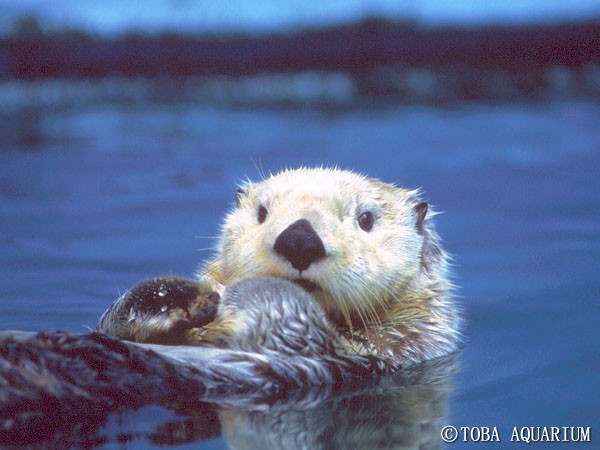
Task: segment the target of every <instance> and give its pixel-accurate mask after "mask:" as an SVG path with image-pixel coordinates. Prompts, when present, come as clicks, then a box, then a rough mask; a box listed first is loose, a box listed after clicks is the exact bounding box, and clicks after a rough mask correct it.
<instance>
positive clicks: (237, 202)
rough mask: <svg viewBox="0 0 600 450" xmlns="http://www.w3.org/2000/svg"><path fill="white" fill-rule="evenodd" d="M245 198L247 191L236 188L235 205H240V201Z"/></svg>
mask: <svg viewBox="0 0 600 450" xmlns="http://www.w3.org/2000/svg"><path fill="white" fill-rule="evenodd" d="M246 197H248V191H246V190H244V189H242V188H238V190H237V191H235V205H236V206H240V204H241V203H242V199H244V198H246Z"/></svg>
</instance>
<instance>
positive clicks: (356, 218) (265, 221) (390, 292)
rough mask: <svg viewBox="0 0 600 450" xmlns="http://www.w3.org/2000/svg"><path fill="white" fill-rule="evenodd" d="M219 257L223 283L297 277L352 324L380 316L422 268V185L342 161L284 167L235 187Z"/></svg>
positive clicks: (217, 271)
mask: <svg viewBox="0 0 600 450" xmlns="http://www.w3.org/2000/svg"><path fill="white" fill-rule="evenodd" d="M236 204H237V205H236V207H235V208H234V209H233V210H232V211H231V212H230V214H229V215H228V216H227V217H226V219H225V223H224V225H223V229H222V233H221V241H220V242H219V248H218V255H217V259H216V260H215V261H214V262H213V263H212V264H211V265H210V266H209V267H208V270H209V271H210V272H211V274H213V276H214V277H215V278H216V279H217V280H218V281H219V282H221V283H223V284H230V283H232V282H234V281H237V280H240V279H244V278H250V277H278V278H284V279H288V280H291V281H294V282H296V283H297V284H299V285H300V286H302V287H303V288H305V290H307V291H308V292H310V293H311V294H312V296H313V297H314V298H315V299H316V300H317V301H318V302H319V303H320V304H321V306H322V307H323V308H325V309H326V310H327V311H328V312H329V313H337V314H340V315H341V316H342V317H344V318H345V319H346V321H347V322H348V323H351V320H350V317H351V316H352V317H359V318H360V320H362V322H363V323H364V322H365V321H367V320H368V321H376V320H380V319H383V318H384V317H383V315H382V314H385V312H386V308H387V307H388V303H389V302H391V301H392V300H398V299H400V298H402V297H403V296H404V295H405V294H409V293H410V288H411V283H412V281H413V280H414V279H415V278H416V277H417V276H418V275H419V272H420V270H421V260H422V248H423V242H424V233H423V226H424V223H423V222H424V218H425V214H426V213H427V205H426V204H425V203H419V200H418V198H417V193H416V191H409V190H405V189H400V188H396V187H394V186H393V185H390V184H386V183H383V182H381V181H379V180H375V179H369V178H365V177H363V176H360V175H357V174H355V173H352V172H347V171H342V170H337V169H299V170H293V171H284V172H281V173H279V174H277V175H274V176H271V177H270V178H268V179H266V180H264V181H262V182H260V183H257V184H254V183H251V182H248V183H246V184H245V185H244V186H242V187H241V188H240V189H238V191H237V193H236Z"/></svg>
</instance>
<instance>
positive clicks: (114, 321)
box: [95, 276, 219, 345]
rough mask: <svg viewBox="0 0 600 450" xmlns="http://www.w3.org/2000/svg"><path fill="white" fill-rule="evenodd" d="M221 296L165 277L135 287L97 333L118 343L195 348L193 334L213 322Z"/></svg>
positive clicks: (108, 313)
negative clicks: (120, 340) (189, 345)
mask: <svg viewBox="0 0 600 450" xmlns="http://www.w3.org/2000/svg"><path fill="white" fill-rule="evenodd" d="M218 301H219V294H218V293H217V292H215V291H213V290H211V289H209V288H206V287H205V286H204V285H203V284H201V283H199V282H197V281H192V280H187V279H185V278H180V277H173V276H162V277H154V278H150V279H148V280H145V281H142V282H141V283H138V284H136V285H135V286H134V287H133V288H132V289H131V290H129V291H127V292H126V293H125V294H123V295H122V296H121V297H119V298H118V299H117V300H116V301H115V302H114V303H113V304H112V305H111V306H110V307H109V308H108V309H107V310H106V312H105V313H104V314H103V315H102V317H101V318H100V321H99V323H98V325H97V327H96V329H95V331H97V332H99V333H104V334H107V335H109V336H112V337H116V338H119V339H126V340H131V341H135V342H151V343H157V344H171V345H177V344H193V343H195V340H196V339H197V337H196V336H197V333H191V331H192V330H194V329H197V328H201V327H203V326H205V325H207V324H208V323H210V322H212V321H213V320H214V318H215V314H216V312H217V304H218Z"/></svg>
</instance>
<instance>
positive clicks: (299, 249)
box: [97, 168, 460, 366]
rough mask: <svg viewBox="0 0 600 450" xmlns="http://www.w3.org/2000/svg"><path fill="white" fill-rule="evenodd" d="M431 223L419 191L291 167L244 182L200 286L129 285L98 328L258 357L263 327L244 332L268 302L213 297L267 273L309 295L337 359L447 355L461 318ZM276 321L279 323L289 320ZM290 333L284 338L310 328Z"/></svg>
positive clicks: (268, 312)
mask: <svg viewBox="0 0 600 450" xmlns="http://www.w3.org/2000/svg"><path fill="white" fill-rule="evenodd" d="M434 215H435V213H433V212H432V211H431V210H430V208H429V206H428V204H427V203H425V202H424V201H422V200H421V198H420V193H419V192H418V190H407V189H403V188H399V187H396V186H394V185H392V184H387V183H384V182H382V181H379V180H377V179H373V178H368V177H365V176H363V175H359V174H356V173H354V172H350V171H345V170H339V169H330V168H300V169H296V170H285V171H282V172H280V173H278V174H276V175H271V176H270V177H269V178H266V179H264V180H262V181H261V182H259V183H253V182H250V181H247V182H246V183H244V184H243V185H242V186H240V187H239V189H237V191H236V194H235V206H234V207H233V209H232V210H231V211H230V212H229V214H228V215H227V216H226V218H225V221H224V223H223V226H222V229H221V232H220V235H219V240H218V245H217V248H216V255H215V256H214V258H213V259H211V260H210V261H208V262H207V263H205V264H204V265H203V266H202V269H201V270H200V272H199V276H198V280H197V281H194V282H193V281H189V280H183V279H177V278H173V277H163V278H156V279H153V280H150V281H148V282H145V283H142V284H140V285H138V286H137V287H136V288H134V289H133V290H132V291H130V292H129V293H127V294H125V295H124V296H123V297H121V299H119V300H118V301H117V302H116V303H115V304H113V305H112V306H111V308H109V310H108V311H107V312H106V313H105V314H104V315H103V317H102V318H101V320H100V322H99V324H98V327H97V331H99V332H102V333H105V334H109V335H111V336H114V337H118V338H123V339H130V340H134V341H137V342H155V343H171V344H172V343H174V344H187V345H203V346H220V347H228V346H229V345H230V344H231V343H232V342H234V341H235V342H236V343H237V344H236V345H238V346H239V345H240V342H242V341H243V339H250V340H255V342H248V345H249V346H251V347H252V348H253V350H257V346H258V347H260V345H261V344H262V343H265V342H266V341H267V340H268V339H267V334H268V333H269V330H268V329H264V330H260V332H257V330H254V332H249V330H248V328H249V327H256V326H257V325H256V324H257V323H260V317H258V318H257V317H256V314H257V313H258V314H259V315H260V314H265V317H266V316H269V320H271V321H272V320H276V319H277V317H275V319H274V317H273V316H274V315H275V316H277V311H274V310H273V308H274V305H273V303H272V302H270V303H265V304H264V305H261V304H260V303H258V304H257V303H254V304H253V306H252V308H250V307H249V305H247V304H245V303H244V302H243V301H237V302H231V301H228V302H223V301H222V299H219V296H220V295H224V294H226V292H227V290H226V288H227V287H228V286H230V285H232V284H233V283H235V282H236V281H240V280H244V279H248V278H261V277H273V278H278V279H283V280H288V281H289V282H292V283H295V284H296V285H298V286H300V287H301V288H302V289H303V290H304V291H305V292H306V293H308V295H309V296H310V299H311V300H312V301H314V307H315V311H317V312H316V313H315V314H318V315H322V317H323V324H324V325H323V327H324V328H326V329H327V333H326V334H328V333H329V331H330V330H331V335H332V336H334V337H333V338H331V339H332V342H334V341H335V346H337V347H339V349H340V351H342V352H346V353H347V354H349V355H364V356H375V357H377V358H380V359H381V360H383V361H387V362H390V363H393V364H396V365H402V366H406V365H410V364H414V363H418V362H421V361H425V360H428V359H432V358H435V357H438V356H442V355H445V354H447V353H450V352H452V351H453V350H455V349H456V348H457V345H458V342H459V337H460V330H459V328H460V318H459V314H458V308H457V305H456V302H455V300H454V298H453V295H452V288H453V285H452V283H451V282H450V280H449V268H448V265H449V264H448V259H449V257H448V255H447V254H446V252H445V251H444V250H443V249H442V247H441V245H440V239H439V237H438V235H437V233H436V231H435V229H434V225H433V222H432V220H431V219H432V217H433V216H434ZM261 308H263V309H262V310H261ZM250 312H251V313H252V314H254V316H252V320H250ZM284 313H285V314H282V316H281V317H283V319H282V320H284V321H285V320H288V319H289V318H290V317H291V316H290V312H289V311H284ZM286 314H287V315H286ZM299 314H300V313H299ZM296 322H298V323H300V324H301V323H302V317H300V318H298V321H294V323H296ZM284 326H285V323H284ZM296 328H297V329H296ZM296 328H294V329H287V331H286V333H288V334H294V333H305V334H309V335H310V333H312V332H313V331H314V332H317V330H311V329H310V328H309V329H303V328H302V327H299V328H298V327H296ZM261 333H262V334H261ZM240 337H243V339H241V338H240ZM258 350H260V348H258ZM269 350H273V349H269ZM274 350H277V349H274Z"/></svg>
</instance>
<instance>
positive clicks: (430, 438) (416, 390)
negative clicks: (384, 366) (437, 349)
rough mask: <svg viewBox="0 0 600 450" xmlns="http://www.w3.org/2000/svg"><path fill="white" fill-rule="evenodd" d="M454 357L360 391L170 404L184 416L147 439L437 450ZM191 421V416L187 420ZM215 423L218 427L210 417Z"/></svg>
mask: <svg viewBox="0 0 600 450" xmlns="http://www.w3.org/2000/svg"><path fill="white" fill-rule="evenodd" d="M456 371H457V355H451V356H449V357H446V358H440V359H437V360H435V361H429V362H427V363H423V364H420V365H417V366H415V367H412V368H409V369H406V370H403V371H400V372H399V373H397V374H395V375H393V376H391V377H389V378H386V379H384V380H381V382H380V383H378V384H376V385H374V386H370V387H369V388H366V389H364V390H362V391H361V392H359V393H353V394H352V395H342V396H337V397H334V398H323V397H321V398H319V396H318V395H314V396H313V395H311V393H308V394H305V395H303V397H302V398H292V399H289V398H286V399H269V401H268V402H265V403H254V404H243V401H241V404H239V405H237V406H232V405H231V404H228V405H227V406H221V405H220V403H221V402H219V401H216V402H215V403H214V404H207V403H201V404H198V403H189V404H183V405H177V406H175V409H176V410H177V412H178V413H179V414H181V415H185V416H188V418H186V419H183V420H181V421H176V422H169V423H165V424H162V425H160V426H159V427H158V429H157V430H156V431H155V432H153V434H152V435H151V436H149V438H150V440H152V441H154V442H155V443H160V444H177V443H184V442H193V441H199V440H205V439H211V438H214V437H217V436H218V435H219V434H221V435H222V436H223V438H224V439H225V440H226V442H227V444H228V445H229V446H230V447H231V448H233V449H260V450H263V449H271V448H281V449H333V448H344V449H353V448H356V449H367V448H368V449H383V448H428V449H436V448H440V447H441V445H442V441H441V439H440V429H441V428H442V426H444V425H445V424H446V423H447V422H448V420H447V418H446V406H447V400H448V397H449V395H450V393H451V392H452V383H451V378H452V376H453V375H454V374H455V373H456ZM190 416H191V418H190ZM217 417H218V420H219V422H220V423H216V420H215V419H216V418H217Z"/></svg>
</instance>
